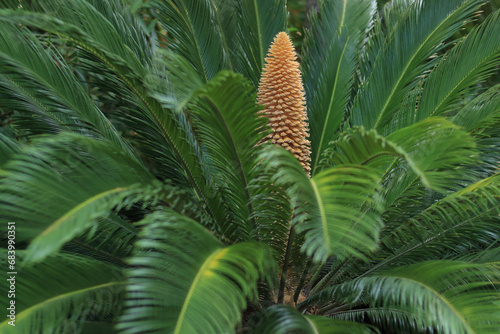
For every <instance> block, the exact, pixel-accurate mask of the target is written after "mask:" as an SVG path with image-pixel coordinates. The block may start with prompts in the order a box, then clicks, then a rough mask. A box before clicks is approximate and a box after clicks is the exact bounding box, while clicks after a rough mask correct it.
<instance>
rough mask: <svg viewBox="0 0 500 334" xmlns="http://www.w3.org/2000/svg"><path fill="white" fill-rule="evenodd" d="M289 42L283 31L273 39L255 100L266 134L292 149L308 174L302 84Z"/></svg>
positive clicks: (274, 140) (279, 143)
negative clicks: (266, 120) (266, 123)
mask: <svg viewBox="0 0 500 334" xmlns="http://www.w3.org/2000/svg"><path fill="white" fill-rule="evenodd" d="M296 59H297V57H296V55H295V51H294V48H293V45H292V41H291V40H290V38H289V37H288V35H287V34H286V33H285V32H280V33H279V34H278V35H276V37H275V38H274V41H273V43H272V45H271V47H270V48H269V53H268V54H267V58H266V65H265V66H264V70H263V73H262V77H261V79H260V84H259V93H258V102H259V103H260V104H262V105H263V106H264V110H263V113H264V115H265V116H266V117H268V118H269V126H270V127H271V129H272V133H271V134H270V135H269V136H268V137H267V138H268V139H269V140H271V141H272V143H273V144H278V145H281V146H282V147H284V148H285V149H287V150H288V151H290V152H292V153H293V155H294V156H295V157H296V158H297V159H298V160H299V161H300V163H301V164H302V166H303V167H304V170H305V171H306V172H307V173H309V172H310V170H311V167H310V166H309V162H310V161H311V158H310V154H311V152H310V143H309V140H307V137H309V133H308V125H307V114H306V106H305V94H304V86H303V84H302V78H301V75H300V70H299V63H298V62H297V61H296Z"/></svg>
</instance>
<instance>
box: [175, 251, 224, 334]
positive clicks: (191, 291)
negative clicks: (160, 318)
mask: <svg viewBox="0 0 500 334" xmlns="http://www.w3.org/2000/svg"><path fill="white" fill-rule="evenodd" d="M224 250H226V248H218V249H217V250H215V251H214V252H213V253H212V254H211V255H210V256H208V257H207V258H206V259H205V261H204V262H203V264H202V265H201V267H200V269H199V270H198V272H197V273H196V276H195V278H194V280H193V282H192V283H191V286H190V287H189V290H188V293H187V295H186V299H185V300H184V303H183V304H182V309H181V311H180V313H179V318H178V319H177V323H176V325H175V330H174V334H180V333H181V332H182V326H183V324H184V319H185V318H186V313H187V309H188V307H189V303H190V301H191V299H192V298H193V295H194V292H195V290H196V288H197V287H198V283H199V282H200V280H201V277H202V276H203V274H204V273H205V272H206V271H207V268H208V267H209V266H210V264H211V262H212V260H213V259H214V258H215V257H216V256H217V255H219V253H220V252H222V251H224Z"/></svg>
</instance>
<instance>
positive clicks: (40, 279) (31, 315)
mask: <svg viewBox="0 0 500 334" xmlns="http://www.w3.org/2000/svg"><path fill="white" fill-rule="evenodd" d="M17 226H19V225H17ZM1 254H2V260H1V263H2V265H3V266H4V267H7V251H6V250H2V251H1ZM24 258H25V252H24V251H20V250H16V269H17V275H14V276H15V298H11V300H15V322H14V324H15V326H12V325H9V324H8V322H9V321H11V319H10V318H6V319H4V320H3V321H2V322H1V323H0V331H1V332H2V333H5V334H14V333H20V332H21V333H41V334H53V333H79V332H80V330H81V329H82V327H83V326H84V325H85V321H86V320H87V319H88V320H90V319H93V320H94V321H103V322H107V323H112V321H113V320H112V319H113V318H114V317H117V316H118V314H119V312H120V309H121V305H122V301H123V299H124V297H125V277H124V275H123V273H122V270H121V269H120V268H118V267H115V266H112V265H110V264H106V263H104V262H102V261H96V260H92V259H88V258H85V257H82V256H75V255H69V254H59V255H55V256H50V257H47V258H46V259H45V260H44V261H43V262H40V263H37V264H35V265H33V266H29V265H25V264H24V262H23V260H24ZM9 278H10V277H9ZM0 286H1V287H2V289H3V290H4V291H9V289H10V281H8V280H6V279H3V280H2V282H1V283H0ZM7 297H8V296H7V293H5V294H4V295H3V296H2V297H1V299H0V302H1V303H2V305H10V302H9V299H7ZM110 319H111V320H110Z"/></svg>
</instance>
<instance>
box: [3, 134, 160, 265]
mask: <svg viewBox="0 0 500 334" xmlns="http://www.w3.org/2000/svg"><path fill="white" fill-rule="evenodd" d="M155 181H156V180H155V179H154V178H153V177H152V176H151V174H149V173H148V172H147V171H146V170H145V169H144V168H143V167H142V166H141V165H139V164H138V163H137V162H136V161H135V160H134V159H132V158H130V157H129V156H128V155H127V154H126V153H123V152H120V151H117V149H116V147H114V146H113V145H111V144H110V143H109V142H105V141H101V142H100V141H95V140H92V139H89V138H87V137H82V136H78V135H74V134H61V135H59V136H56V137H53V138H46V139H41V140H39V141H37V143H36V144H35V145H34V146H33V147H28V148H27V149H26V150H24V152H23V154H20V155H18V156H17V158H16V159H14V160H13V161H11V162H9V163H8V164H7V165H6V166H5V172H4V173H3V174H2V182H1V189H2V202H1V204H0V205H1V207H2V212H3V216H4V217H6V218H8V219H10V220H11V221H16V222H19V224H20V227H19V239H20V240H22V239H24V240H31V244H30V246H29V248H28V253H27V260H28V261H37V260H41V259H43V258H44V257H46V256H47V255H49V254H50V253H52V252H54V251H56V250H58V249H59V248H60V247H61V246H62V245H64V243H66V242H68V241H69V240H71V239H73V238H74V237H75V236H77V235H79V234H80V233H82V232H83V231H85V230H86V229H87V228H89V227H92V226H93V225H94V224H95V223H96V220H97V219H98V218H100V217H102V216H107V215H108V213H109V212H110V211H111V210H112V209H113V208H114V207H117V208H118V209H119V208H121V207H126V206H127V205H130V204H131V203H133V202H136V201H138V200H145V201H147V200H149V199H154V198H158V196H159V195H160V192H161V190H162V185H161V184H160V183H159V182H157V181H156V182H155ZM75 189H78V191H75Z"/></svg>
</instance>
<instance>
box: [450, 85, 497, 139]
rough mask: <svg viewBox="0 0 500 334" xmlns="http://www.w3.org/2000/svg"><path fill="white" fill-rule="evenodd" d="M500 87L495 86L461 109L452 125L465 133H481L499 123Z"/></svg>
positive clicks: (453, 119) (454, 117)
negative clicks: (461, 128)
mask: <svg viewBox="0 0 500 334" xmlns="http://www.w3.org/2000/svg"><path fill="white" fill-rule="evenodd" d="M499 118H500V85H495V86H493V87H491V88H490V89H488V90H487V91H486V92H484V93H483V94H481V95H479V96H478V97H476V98H475V99H474V100H472V101H471V102H469V103H468V104H466V105H465V106H464V107H463V108H461V109H460V110H459V111H458V113H457V114H456V115H455V116H453V118H452V121H453V123H455V124H457V125H458V126H460V127H463V128H464V129H466V130H467V131H473V132H474V133H475V132H482V131H483V130H484V128H490V127H494V126H495V125H497V124H498V122H500V119H499Z"/></svg>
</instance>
